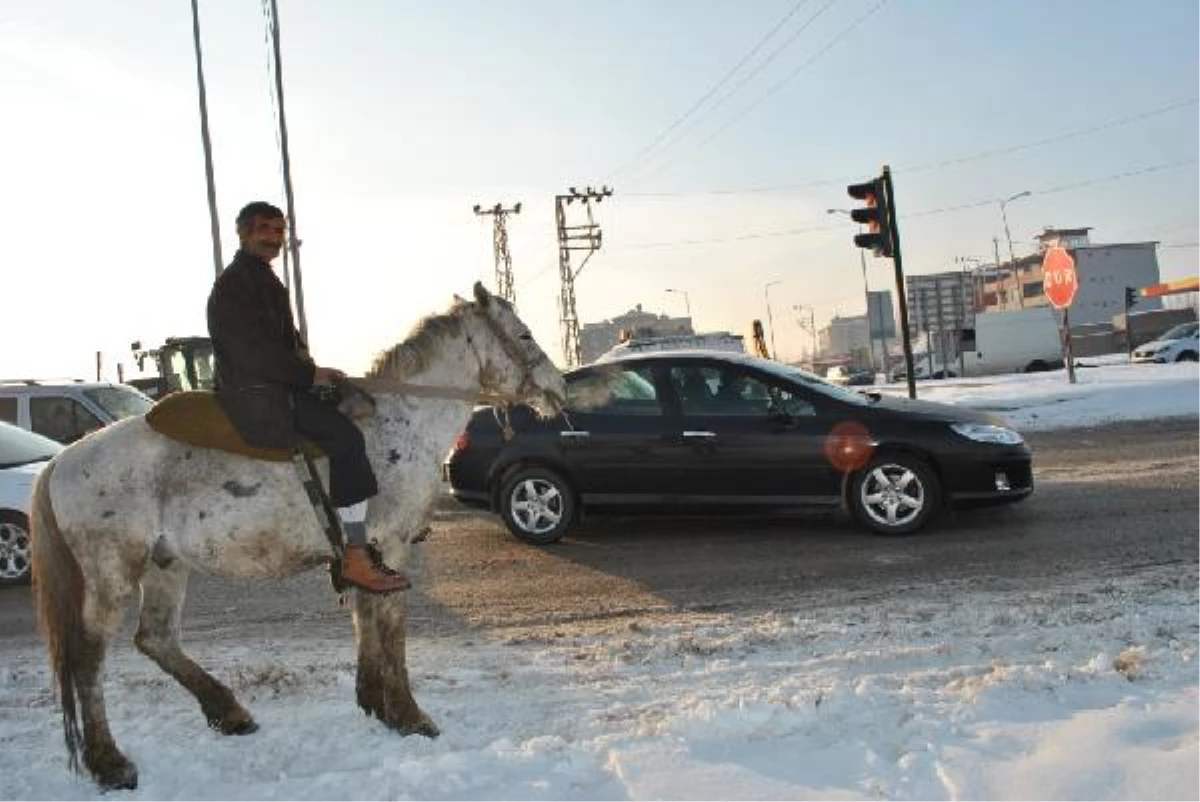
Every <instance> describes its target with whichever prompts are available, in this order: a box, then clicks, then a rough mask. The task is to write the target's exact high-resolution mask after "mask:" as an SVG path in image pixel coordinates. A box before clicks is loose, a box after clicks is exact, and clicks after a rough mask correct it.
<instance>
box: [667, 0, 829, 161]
mask: <svg viewBox="0 0 1200 802" xmlns="http://www.w3.org/2000/svg"><path fill="white" fill-rule="evenodd" d="M836 2H838V0H826V3H825V5H823V6H821V7H820V8H819V9H817V10H816V12H815V13H814V14H813V15H812V16H810V17H809V18H808V19H806V20H805V21H804V22H803V23H802V24H801V25H800V27H799V28H797V29H796V30H795V31H793V32H792V35H791V36H789V37H788V38H787V39H786V40H785V41H784V42H783V43H781V44H780V45H779V46H778V47H776V48H775V49H774V50H772V51H771V52H770V53H769V54H767V57H766V58H765V59H763V60H762V61H761V62H759V64H758V66H756V67H755V68H754V69H753V70H751V71H750V73H749V74H747V75H744V76H743V77H742V78H741V80H739V81H738V82H737V84H736V85H735V86H734V87H733V88H732V89H731V90H729V92H727V93H726V94H725V95H724V96H723V97H721V98H720V99H719V100H718V101H717V102H716V103H714V104H713V105H712V106H711V107H710V108H709V109H708V110H707V111H706V112H705V114H703V115H701V118H707V117H708V116H710V115H712V114H713V113H715V112H716V110H717V109H719V108H720V107H721V106H722V104H724V103H725V101H727V100H729V99H730V98H731V97H733V96H734V95H736V94H737V93H738V92H739V91H740V90H741V89H742V87H743V86H745V85H746V84H747V83H749V82H750V80H752V79H753V78H754V77H755V76H756V75H758V74H759V73H760V72H762V71H763V70H764V69H765V68H766V67H767V65H769V64H770V63H771V62H772V61H774V60H775V57H776V56H778V55H779V54H780V53H782V52H783V51H784V50H785V49H787V48H788V47H790V46H791V44H792V42H794V41H795V40H796V39H797V38H799V36H800V34H802V33H804V32H805V31H806V30H808V29H809V27H810V26H811V25H812V24H813V23H814V22H815V21H816V20H817V18H818V17H820V16H821V15H822V14H824V13H825V12H826V11H827V10H829V8H830V7H831V6H833V4H834V3H836ZM701 118H698V120H699V119H701ZM698 120H697V121H698ZM693 128H694V126H693ZM706 141H707V140H706ZM701 144H703V143H701ZM668 150H669V148H664V149H663V150H660V151H659V152H658V154H656V156H655V158H658V157H661V156H662V155H663V154H664V153H666V152H667V151H668ZM662 166H663V165H659V167H657V168H652V169H655V170H658V169H661V168H662Z"/></svg>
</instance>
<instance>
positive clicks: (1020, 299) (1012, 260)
mask: <svg viewBox="0 0 1200 802" xmlns="http://www.w3.org/2000/svg"><path fill="white" fill-rule="evenodd" d="M1031 194H1032V193H1031V192H1029V191H1028V190H1026V191H1024V192H1018V193H1017V194H1016V195H1013V196H1011V197H1008V198H1005V199H1004V200H1002V201H1000V217H1002V218H1003V219H1004V237H1005V239H1007V240H1008V269H1009V272H1011V273H1012V275H1013V279H1014V280H1015V281H1016V283H1017V303H1019V304H1020V305H1021V308H1022V309H1023V308H1024V307H1025V293H1024V292H1023V291H1022V288H1021V279H1020V277H1018V276H1017V269H1016V262H1017V257H1016V256H1015V255H1014V254H1013V246H1012V234H1011V233H1009V230H1008V212H1007V211H1005V207H1006V206H1008V204H1010V203H1012V202H1013V201H1015V200H1016V199H1017V198H1027V197H1029V196H1030V195H1031Z"/></svg>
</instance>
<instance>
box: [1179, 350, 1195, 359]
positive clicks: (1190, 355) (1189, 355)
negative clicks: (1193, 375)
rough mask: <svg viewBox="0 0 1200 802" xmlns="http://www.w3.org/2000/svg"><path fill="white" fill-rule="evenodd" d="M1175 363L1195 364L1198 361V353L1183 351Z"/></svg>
mask: <svg viewBox="0 0 1200 802" xmlns="http://www.w3.org/2000/svg"><path fill="white" fill-rule="evenodd" d="M1175 361H1176V362H1195V361H1196V352H1195V351H1183V352H1181V353H1180V354H1179V356H1177V357H1175Z"/></svg>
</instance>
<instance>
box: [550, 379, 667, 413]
mask: <svg viewBox="0 0 1200 802" xmlns="http://www.w3.org/2000/svg"><path fill="white" fill-rule="evenodd" d="M567 409H568V410H573V411H576V412H587V413H593V414H603V415H623V416H649V415H662V414H663V413H662V406H661V404H659V400H658V391H657V389H656V388H655V386H654V375H653V373H652V372H651V368H649V367H641V368H624V369H600V370H596V371H593V372H589V373H586V374H584V375H582V376H577V377H573V378H571V379H568V380H567Z"/></svg>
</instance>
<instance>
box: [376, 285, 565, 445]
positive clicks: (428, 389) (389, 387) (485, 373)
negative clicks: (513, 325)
mask: <svg viewBox="0 0 1200 802" xmlns="http://www.w3.org/2000/svg"><path fill="white" fill-rule="evenodd" d="M473 308H474V311H475V312H477V313H478V317H479V318H480V319H481V320H482V321H483V323H484V325H486V326H487V327H488V329H489V330H490V331H491V332H492V333H493V334H494V335H496V340H497V341H498V342H499V343H500V347H501V348H503V349H504V353H505V354H506V355H507V356H508V357H509V359H511V360H512V361H513V363H514V364H516V365H518V366H519V367H520V370H521V380H520V381H519V382H518V383H517V387H516V389H515V390H513V391H511V392H507V391H504V390H501V389H499V388H498V387H496V383H495V381H494V380H493V379H492V377H491V371H489V370H488V368H487V364H486V363H485V362H484V359H483V355H482V354H481V353H480V352H479V347H478V345H477V344H476V342H475V338H474V337H472V336H471V332H470V330H469V329H468V328H467V326H466V325H465V324H466V320H465V319H464V321H463V323H464V325H463V331H464V333H465V335H466V340H467V346H468V347H469V348H470V350H471V353H472V355H474V357H475V362H476V363H477V364H478V366H479V373H478V384H479V388H480V389H478V390H465V389H463V388H461V387H446V386H439V385H430V384H411V383H408V382H402V381H390V380H388V379H374V378H372V379H356V380H355V382H356V383H358V384H360V386H362V387H363V389H364V390H368V391H370V390H377V391H384V392H392V393H399V394H402V395H411V396H418V397H423V398H444V399H449V400H456V401H471V402H482V403H486V404H490V405H492V406H494V407H495V409H496V416H497V420H498V421H499V422H500V427H501V430H502V432H503V435H504V439H505V440H511V439H512V437H513V429H512V424H511V422H510V420H509V410H510V409H511V407H512V405H513V404H516V403H519V402H521V401H523V400H524V399H525V398H527V397H529V395H531V394H532V392H533V391H534V390H535V389H536V388H537V384H536V382H535V381H534V378H533V373H534V370H536V369H537V368H538V367H540V366H541V364H542V363H543V362H548V361H549V360H548V359H547V357H546V356H545V355H542V356H541V357H540V358H531V357H529V356H527V355H526V354H525V352H524V351H523V350H522V349H521V347H520V346H519V345H518V344H517V343H516V342H514V341H513V339H512V337H511V336H510V335H509V333H508V332H506V331H505V330H504V329H503V328H502V327H501V326H500V324H499V323H497V322H496V321H495V320H493V319H492V316H491V315H489V314H488V312H487V309H485V308H484V307H482V306H481V305H479V304H478V303H476V304H473Z"/></svg>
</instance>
